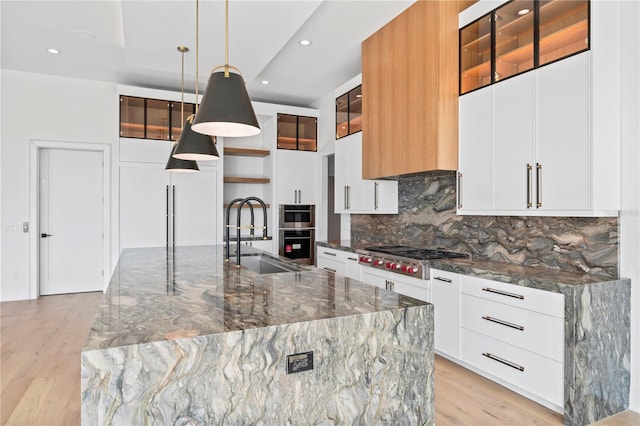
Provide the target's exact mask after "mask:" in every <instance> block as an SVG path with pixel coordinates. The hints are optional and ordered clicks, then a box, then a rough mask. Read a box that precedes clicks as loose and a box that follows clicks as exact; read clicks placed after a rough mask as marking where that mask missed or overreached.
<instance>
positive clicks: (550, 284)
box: [317, 241, 618, 293]
mask: <svg viewBox="0 0 640 426" xmlns="http://www.w3.org/2000/svg"><path fill="white" fill-rule="evenodd" d="M317 243H318V245H319V246H321V247H330V248H334V249H337V250H343V251H349V252H355V251H356V250H358V249H363V248H364V246H367V247H370V246H371V244H365V245H363V244H359V243H355V242H351V241H318V242H317ZM427 263H428V264H429V267H431V268H435V269H440V270H444V271H449V272H454V273H458V274H462V275H470V276H474V277H477V278H485V279H489V280H494V281H500V282H505V283H509V284H516V285H521V286H524V287H532V288H538V289H541V290H548V291H553V292H556V293H564V292H565V287H568V286H569V287H570V286H582V285H590V284H600V283H605V282H613V281H618V279H615V278H611V277H600V276H597V275H590V274H587V273H579V272H575V273H574V272H567V271H561V270H556V269H551V268H545V267H540V266H523V265H514V264H510V263H505V262H495V261H490V260H485V259H477V258H474V259H439V260H430V261H428V262H427Z"/></svg>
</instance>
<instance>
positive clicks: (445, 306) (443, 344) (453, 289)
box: [430, 269, 460, 358]
mask: <svg viewBox="0 0 640 426" xmlns="http://www.w3.org/2000/svg"><path fill="white" fill-rule="evenodd" d="M430 278H431V303H433V305H434V325H433V327H434V334H435V336H434V339H435V340H434V345H435V348H436V351H437V352H438V353H439V354H441V355H445V356H447V358H449V357H453V358H458V357H459V353H460V339H459V333H460V325H459V324H460V317H459V315H460V304H459V283H458V281H459V276H458V275H457V274H453V273H451V272H445V271H438V270H435V269H432V270H431V275H430Z"/></svg>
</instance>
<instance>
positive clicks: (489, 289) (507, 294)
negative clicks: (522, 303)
mask: <svg viewBox="0 0 640 426" xmlns="http://www.w3.org/2000/svg"><path fill="white" fill-rule="evenodd" d="M482 291H488V292H489V293H494V294H499V295H500V296H507V297H513V298H514V299H521V300H524V296H523V295H521V294H515V293H509V292H506V291H501V290H496V289H495V288H491V287H485V288H483V289H482Z"/></svg>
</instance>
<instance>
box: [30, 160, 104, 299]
mask: <svg viewBox="0 0 640 426" xmlns="http://www.w3.org/2000/svg"><path fill="white" fill-rule="evenodd" d="M103 179H104V170H103V165H102V152H99V151H80V150H66V149H42V150H40V212H39V214H40V229H39V232H40V265H39V266H40V271H39V275H40V295H48V294H62V293H77V292H86V291H99V290H102V289H103V282H104V280H103V273H104V272H103V271H104V242H103V237H104V236H103V232H104V229H103V227H104V217H103V215H104V207H103V195H104V194H103V188H104V186H103Z"/></svg>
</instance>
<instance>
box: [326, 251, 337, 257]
mask: <svg viewBox="0 0 640 426" xmlns="http://www.w3.org/2000/svg"><path fill="white" fill-rule="evenodd" d="M322 254H326V255H327V256H337V254H335V253H331V252H329V251H323V252H322Z"/></svg>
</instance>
